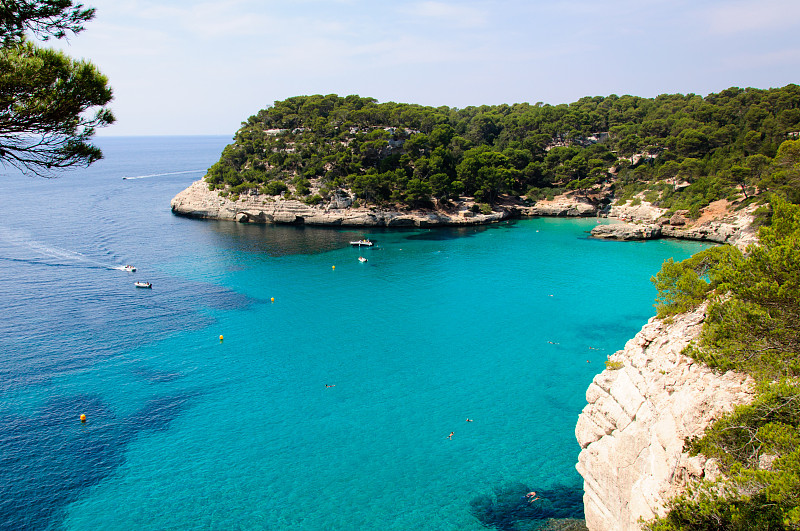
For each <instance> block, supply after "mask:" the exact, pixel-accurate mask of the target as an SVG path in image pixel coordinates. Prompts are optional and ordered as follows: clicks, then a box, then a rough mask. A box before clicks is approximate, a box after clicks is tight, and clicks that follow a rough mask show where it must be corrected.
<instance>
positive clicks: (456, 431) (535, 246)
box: [0, 137, 702, 530]
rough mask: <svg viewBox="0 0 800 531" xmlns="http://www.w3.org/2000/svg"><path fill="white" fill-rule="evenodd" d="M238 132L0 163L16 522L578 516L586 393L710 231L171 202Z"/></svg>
mask: <svg viewBox="0 0 800 531" xmlns="http://www.w3.org/2000/svg"><path fill="white" fill-rule="evenodd" d="M228 140H229V139H228V138H227V137H167V138H105V139H100V141H99V143H100V145H101V147H103V149H104V153H105V156H106V158H105V159H104V160H102V161H100V162H99V163H97V164H96V165H94V166H92V167H91V168H89V169H85V170H77V171H73V172H69V173H65V174H63V175H62V176H60V177H59V178H57V179H53V180H43V179H38V178H32V177H25V176H20V175H16V174H10V175H8V174H4V175H2V176H0V182H2V187H3V208H2V209H0V396H1V397H2V400H1V401H0V414H1V415H2V418H3V422H2V423H0V528H3V529H6V528H7V529H23V528H25V529H62V528H63V529H153V530H156V529H293V530H295V529H296V530H322V529H325V530H337V529H343V530H349V529H354V530H360V529H369V530H371V529H376V530H377V529H380V530H408V529H431V530H440V529H458V530H470V529H486V528H490V529H535V528H536V526H537V525H538V524H540V523H541V522H542V521H543V520H542V518H546V517H581V516H582V508H581V496H582V481H581V478H580V476H578V474H577V473H576V472H575V469H574V464H575V462H576V460H577V454H578V450H579V448H578V446H577V443H576V442H575V439H574V425H575V421H576V419H577V416H578V413H579V412H580V411H581V409H582V408H583V405H584V402H585V399H584V393H585V389H586V387H587V386H588V384H589V382H590V381H591V379H592V377H593V376H594V375H595V374H596V373H597V372H599V371H600V370H602V368H603V361H604V360H605V358H606V356H607V355H609V354H611V353H613V352H614V351H615V350H617V349H619V348H622V346H623V345H624V343H625V341H626V340H627V339H629V338H630V337H632V336H633V335H634V334H635V333H636V332H637V331H638V329H639V328H640V327H641V326H642V325H643V324H644V323H645V322H646V320H647V319H648V318H649V317H650V316H651V315H652V314H653V307H652V303H653V298H654V296H655V292H654V290H653V288H652V286H651V285H650V282H649V278H650V276H651V275H653V274H655V273H656V272H657V271H658V269H659V267H660V264H661V262H662V261H663V260H664V259H666V258H669V257H674V258H676V259H683V258H685V257H688V256H689V255H690V254H691V253H694V252H696V251H698V250H700V249H701V248H702V246H701V245H699V244H694V243H687V242H676V241H655V242H646V243H618V242H606V241H596V240H591V239H588V238H587V231H588V230H590V229H591V227H592V225H593V224H594V223H595V220H593V219H590V220H566V219H532V220H523V221H518V222H513V223H503V224H498V225H493V226H489V227H482V228H469V229H461V230H455V229H437V230H404V231H379V230H373V231H368V230H349V231H347V230H333V229H322V228H308V227H307V228H302V227H274V226H251V225H240V224H237V223H230V222H213V221H201V220H192V219H185V218H180V217H176V216H173V215H172V214H171V213H170V210H169V201H170V199H171V198H172V197H173V196H174V195H175V194H176V193H178V192H179V191H180V190H182V189H183V188H185V187H186V186H188V185H189V184H190V183H191V182H192V181H193V180H195V179H197V178H199V177H201V176H202V175H203V173H204V171H205V169H206V168H208V166H210V165H211V164H212V163H213V162H215V161H216V160H217V158H218V156H219V153H220V151H221V149H222V147H223V146H224V145H225V144H226V143H227V142H228ZM122 177H128V179H124V180H123V179H122ZM133 177H135V178H133ZM361 236H369V237H371V238H373V239H374V240H376V241H377V242H378V243H377V245H376V247H374V248H371V249H365V250H362V251H361V254H364V255H365V256H366V257H367V258H368V259H369V261H368V262H367V263H360V262H358V260H357V257H358V255H359V251H358V250H357V249H354V248H351V247H350V246H349V245H348V243H347V242H348V241H349V240H351V239H356V238H358V237H361ZM129 263H130V264H134V265H136V266H137V267H138V271H137V272H136V273H127V272H124V271H120V270H119V269H115V268H116V267H119V266H122V265H124V264H129ZM334 266H335V267H334ZM135 280H144V281H149V282H152V283H153V289H152V290H142V289H136V288H135V287H134V286H133V282H134V281H135ZM273 298H274V302H272V301H271V299H273ZM220 335H224V341H220V340H219V336H220ZM329 386H330V387H329ZM82 413H84V414H86V415H87V417H88V421H87V422H86V423H85V424H82V423H81V422H80V421H79V416H80V414H82ZM467 418H469V419H472V422H466V419H467ZM451 432H453V436H452V439H449V438H448V435H449V434H450V433H451ZM528 490H536V491H537V492H539V493H540V495H541V496H542V500H541V501H540V502H536V504H532V505H531V504H527V503H526V502H525V500H524V498H523V496H524V494H525V493H526V492H528Z"/></svg>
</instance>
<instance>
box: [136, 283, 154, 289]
mask: <svg viewBox="0 0 800 531" xmlns="http://www.w3.org/2000/svg"><path fill="white" fill-rule="evenodd" d="M133 285H134V286H136V287H137V288H148V289H149V288H152V287H153V285H152V284H150V283H149V282H134V283H133Z"/></svg>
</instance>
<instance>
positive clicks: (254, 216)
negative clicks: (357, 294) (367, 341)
mask: <svg viewBox="0 0 800 531" xmlns="http://www.w3.org/2000/svg"><path fill="white" fill-rule="evenodd" d="M357 204H358V203H357V202H356V200H355V197H354V196H353V195H352V194H351V193H350V192H347V191H344V190H340V191H338V192H337V193H335V194H332V195H331V196H330V198H329V199H328V200H327V201H324V202H323V203H320V204H318V205H308V204H306V203H304V202H302V201H298V200H293V199H288V200H286V199H283V198H281V197H280V196H270V195H263V194H244V195H241V196H239V197H236V198H232V197H230V196H225V195H220V193H219V191H217V190H210V189H209V186H208V184H207V183H206V182H205V181H202V180H200V181H196V182H194V183H192V184H191V185H190V186H189V187H188V188H187V189H186V190H184V191H182V192H180V193H179V194H178V195H176V196H175V197H174V198H173V199H172V201H171V207H172V212H173V213H175V214H178V215H183V216H188V217H194V218H207V219H218V220H230V221H238V222H240V223H277V224H294V225H301V224H305V225H327V226H350V227H432V226H462V225H485V224H489V223H496V222H498V221H503V220H506V219H511V218H518V217H520V216H571V217H585V216H595V215H597V212H598V209H599V208H600V201H599V200H596V199H590V198H585V197H578V196H561V197H557V198H555V199H554V200H552V201H538V202H537V203H536V204H534V205H526V204H524V203H523V202H521V201H514V200H506V201H504V202H500V203H498V204H497V205H495V206H494V207H493V209H492V210H491V211H490V212H482V211H480V210H479V209H477V208H475V207H474V205H475V202H473V201H468V200H459V201H451V202H449V203H448V205H447V206H445V207H442V208H439V209H427V210H399V209H387V208H379V207H376V206H370V207H360V206H356V205H357ZM476 210H477V211H476Z"/></svg>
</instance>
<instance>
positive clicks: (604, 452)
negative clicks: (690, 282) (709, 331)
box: [575, 307, 753, 531]
mask: <svg viewBox="0 0 800 531" xmlns="http://www.w3.org/2000/svg"><path fill="white" fill-rule="evenodd" d="M704 318H705V307H700V308H699V309H697V310H695V311H694V312H691V313H688V314H683V315H680V316H677V317H675V318H673V319H672V320H671V321H670V322H668V321H664V320H660V319H656V318H652V319H650V321H649V322H648V323H647V324H646V325H645V326H644V327H643V328H642V330H641V331H640V332H639V333H638V334H636V336H635V337H634V338H633V339H631V340H630V341H628V343H627V344H626V345H625V348H624V349H623V350H620V351H618V352H617V353H615V354H613V355H612V356H610V357H609V364H608V366H609V368H607V369H606V370H604V371H603V372H602V373H600V374H599V375H597V376H596V377H595V378H594V380H593V381H592V383H591V385H590V386H589V389H588V390H587V391H586V401H587V402H588V405H587V406H586V407H585V408H584V409H583V412H582V413H581V414H580V416H579V418H578V423H577V425H576V428H575V435H576V437H577V439H578V443H579V444H580V446H581V448H582V450H581V453H580V456H579V459H578V464H577V465H576V467H577V469H578V472H579V473H580V474H581V476H583V479H584V510H585V514H586V525H587V527H588V528H589V529H590V530H591V531H606V530H608V531H627V530H637V529H640V526H639V523H638V521H639V519H640V518H643V519H644V520H648V519H651V518H653V517H654V516H655V515H660V514H663V513H664V504H665V502H666V501H667V500H668V499H669V498H671V497H673V496H674V495H676V494H677V493H679V492H680V491H681V490H682V488H683V487H684V486H685V484H686V482H687V481H691V480H692V479H693V478H703V477H705V478H714V477H716V476H717V475H718V474H719V469H718V467H717V464H716V462H715V461H714V460H713V459H709V460H706V459H705V458H703V457H702V456H696V457H692V458H690V457H689V456H688V454H687V453H685V451H684V440H685V438H686V437H692V436H697V435H701V434H702V433H703V432H704V431H705V429H706V428H707V427H708V426H709V425H710V424H711V422H713V421H714V420H716V419H717V418H719V417H720V416H722V415H723V414H725V413H727V412H729V411H731V410H732V409H733V407H734V406H735V405H737V404H744V403H748V402H750V401H751V400H752V398H753V380H752V378H750V377H749V376H747V375H743V374H738V373H733V372H728V373H725V374H723V375H719V374H716V373H714V372H712V371H711V370H710V369H709V368H708V367H706V366H705V365H703V364H700V363H697V362H695V361H693V360H692V359H691V358H688V357H687V356H684V355H683V354H681V351H682V350H683V348H684V347H685V346H686V345H687V344H688V343H689V342H690V341H691V340H692V339H694V338H696V337H697V336H698V334H699V333H700V329H701V327H702V323H703V320H704Z"/></svg>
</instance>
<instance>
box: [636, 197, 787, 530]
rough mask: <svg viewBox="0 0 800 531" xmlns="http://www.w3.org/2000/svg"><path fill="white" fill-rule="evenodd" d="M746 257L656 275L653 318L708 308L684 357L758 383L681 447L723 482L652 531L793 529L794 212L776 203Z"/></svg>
mask: <svg viewBox="0 0 800 531" xmlns="http://www.w3.org/2000/svg"><path fill="white" fill-rule="evenodd" d="M772 210H773V213H772V219H771V223H770V224H769V225H768V226H764V227H762V228H761V229H760V231H759V242H760V245H758V246H756V247H752V248H750V249H748V254H747V256H742V255H741V254H740V253H737V252H736V251H732V250H729V251H723V250H722V249H725V248H716V249H720V250H718V251H714V250H709V251H710V252H709V251H707V252H705V253H700V254H698V255H695V256H694V257H692V258H690V259H689V260H686V261H684V262H680V263H674V262H671V261H669V262H668V263H665V265H664V267H663V268H662V270H661V272H659V274H658V275H656V277H654V282H655V283H656V286H657V287H658V288H659V303H658V304H659V314H660V315H668V314H670V313H675V312H678V311H684V310H686V309H689V308H691V307H694V306H696V305H698V304H700V303H702V302H703V301H704V300H708V301H709V309H708V317H707V319H706V322H705V324H704V326H703V331H702V333H701V337H700V341H699V345H697V346H695V347H692V348H690V349H687V354H689V355H691V356H692V357H694V358H695V359H697V360H699V361H703V362H705V363H707V364H708V365H710V366H711V367H713V368H716V369H718V370H720V371H725V370H729V369H733V370H737V371H742V372H747V373H749V374H751V375H753V376H754V377H755V378H756V380H757V382H758V388H757V395H756V399H755V401H754V402H753V403H752V404H750V405H745V406H739V407H737V408H736V409H735V410H734V412H733V413H732V414H730V415H728V416H726V417H725V418H722V419H720V420H718V421H717V422H715V423H714V424H713V425H712V426H711V427H710V428H709V429H708V430H707V431H706V433H705V434H704V435H703V436H702V437H701V438H697V439H694V440H691V441H689V442H688V449H689V451H690V452H691V453H692V454H698V453H702V454H703V455H705V456H707V457H714V458H717V459H718V460H719V462H720V465H721V467H722V470H723V472H724V473H725V477H724V478H723V479H720V480H717V481H716V482H713V483H711V482H703V483H701V484H699V485H696V486H694V487H693V488H691V489H690V490H689V491H688V492H686V493H684V494H683V495H681V496H679V497H677V498H675V499H674V500H672V501H671V502H670V504H669V506H668V509H669V512H668V514H667V515H666V516H665V517H664V518H661V519H657V520H656V521H654V522H651V523H650V524H648V526H647V528H648V529H650V530H652V531H668V530H678V529H680V530H700V529H703V530H706V529H707V530H711V529H714V530H718V529H721V530H751V529H764V530H767V529H800V206H797V205H793V204H791V203H789V202H787V201H786V200H783V199H780V198H778V197H776V198H774V200H773V201H772Z"/></svg>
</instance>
